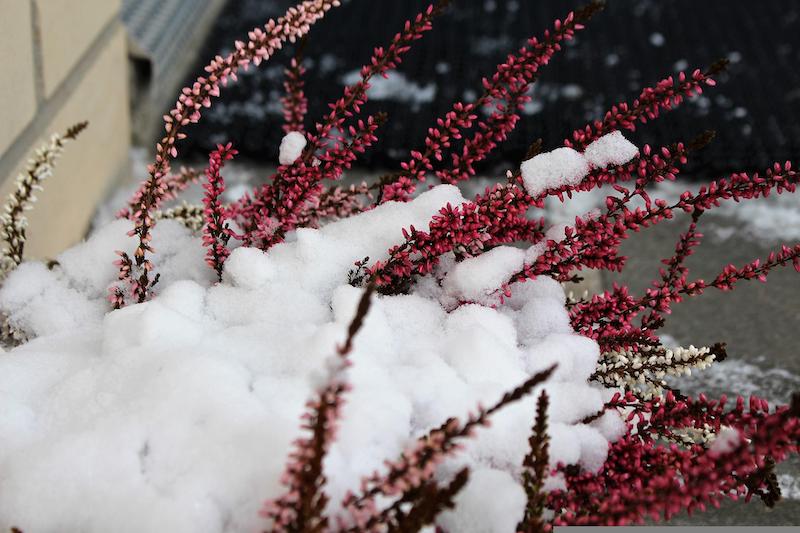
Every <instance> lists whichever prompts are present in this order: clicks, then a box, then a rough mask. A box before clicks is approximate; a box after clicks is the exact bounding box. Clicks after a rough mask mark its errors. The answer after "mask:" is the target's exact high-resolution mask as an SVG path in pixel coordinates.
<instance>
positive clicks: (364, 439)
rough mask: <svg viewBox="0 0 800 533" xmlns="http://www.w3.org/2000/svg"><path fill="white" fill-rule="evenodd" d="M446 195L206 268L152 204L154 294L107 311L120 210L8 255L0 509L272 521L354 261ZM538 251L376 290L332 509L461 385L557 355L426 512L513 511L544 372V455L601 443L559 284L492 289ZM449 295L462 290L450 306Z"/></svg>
mask: <svg viewBox="0 0 800 533" xmlns="http://www.w3.org/2000/svg"><path fill="white" fill-rule="evenodd" d="M463 202H464V198H463V197H462V195H461V193H460V192H459V190H458V189H457V188H456V187H453V186H448V185H443V186H439V187H435V188H433V189H431V190H429V191H427V192H425V193H423V194H421V195H420V196H419V197H417V198H416V199H415V200H414V201H412V202H409V203H394V202H387V203H386V204H383V205H381V206H380V207H377V208H375V209H373V210H371V211H369V212H366V213H363V214H361V215H358V216H355V217H351V218H348V219H345V220H342V221H337V222H334V223H331V224H328V225H326V226H323V227H322V228H321V229H300V230H297V231H296V232H294V233H292V234H291V235H289V238H288V239H287V242H285V243H282V244H279V245H277V246H274V247H273V248H271V249H270V250H269V251H268V252H266V253H265V252H262V251H259V250H254V249H248V248H237V249H235V250H233V252H232V254H231V256H230V257H229V259H228V261H227V262H226V265H225V272H224V275H223V281H222V282H221V283H215V275H214V272H213V271H212V270H211V269H209V268H208V267H207V265H205V263H204V259H203V257H204V249H203V247H202V245H201V242H200V238H199V237H198V236H196V235H193V234H192V233H191V232H189V231H188V230H187V229H185V228H184V227H183V226H181V225H180V224H178V223H175V222H172V221H162V222H160V223H159V224H158V225H157V226H156V228H155V231H154V239H153V246H154V248H155V249H156V250H157V253H156V254H155V255H154V262H155V265H154V267H155V270H157V271H158V272H160V273H161V274H162V279H161V281H160V282H159V284H158V285H157V286H156V289H157V292H158V294H157V295H156V296H155V298H154V299H153V300H151V301H149V302H146V303H143V304H138V305H130V306H128V307H125V308H123V309H121V310H118V311H110V310H109V308H108V304H107V302H106V301H105V297H106V293H107V288H108V287H109V286H110V285H113V284H114V283H117V279H116V270H115V269H114V268H113V267H112V266H108V265H110V263H111V262H112V261H113V260H114V258H115V256H114V253H113V251H114V250H116V249H122V250H128V251H130V249H131V248H132V242H133V241H132V240H131V239H130V238H129V237H127V235H126V234H127V232H128V231H129V230H130V223H128V222H125V221H116V222H112V223H110V224H108V225H106V226H103V227H102V228H100V229H99V230H98V231H96V232H95V233H94V234H93V235H92V236H91V237H90V238H89V240H88V241H86V242H85V243H82V244H79V245H78V246H76V247H74V248H72V249H71V250H68V251H67V252H64V253H63V254H61V255H60V256H59V257H58V258H57V259H58V263H57V264H55V265H53V266H52V267H50V268H48V266H47V265H45V264H43V263H41V262H29V263H25V264H23V265H22V266H21V267H20V268H18V269H17V270H16V271H15V272H13V273H12V274H11V275H10V276H9V278H8V279H7V281H6V283H5V284H4V286H3V287H2V289H0V308H1V309H2V310H3V311H4V312H5V313H7V314H8V315H9V317H10V320H11V322H12V323H13V324H14V325H15V326H17V327H19V328H22V329H24V330H25V331H26V332H28V333H29V334H30V335H31V336H32V337H33V340H32V341H30V342H28V343H26V344H24V345H22V346H20V347H17V348H15V349H13V350H11V351H9V352H8V353H5V354H2V357H0V401H2V405H3V409H2V410H0V431H2V434H3V435H4V437H3V439H0V493H1V494H2V495H3V497H2V498H0V528H3V527H4V528H6V529H8V528H9V527H10V526H11V525H15V526H19V527H21V528H24V530H26V531H27V530H30V531H53V530H66V531H76V530H80V531H87V532H94V531H98V532H99V531H122V532H128V531H130V532H134V531H146V530H156V529H167V530H169V531H174V532H184V531H185V532H189V531H191V532H219V531H226V532H244V531H255V530H263V529H265V528H267V527H268V524H266V523H265V522H264V520H263V519H262V518H260V517H259V516H258V509H259V508H260V506H261V504H262V503H263V502H264V501H265V500H266V499H268V498H271V497H275V496H277V495H280V494H281V493H282V486H281V485H280V482H279V479H280V475H281V473H282V471H283V468H284V462H285V459H286V457H287V454H288V452H289V449H290V445H291V442H292V441H293V440H294V439H295V438H297V436H298V435H299V431H300V417H301V414H302V413H303V411H304V404H305V402H306V400H307V399H308V398H309V397H310V395H311V394H312V393H313V391H314V390H316V389H317V388H318V387H319V386H320V384H321V383H322V382H323V381H324V378H325V376H326V375H327V369H328V368H329V364H328V361H330V358H331V356H332V355H333V353H334V349H335V346H336V345H337V344H338V343H341V342H342V340H343V339H344V338H345V335H346V329H347V326H348V325H349V322H350V320H351V319H352V317H353V313H354V311H355V309H356V306H357V304H358V301H359V299H360V297H361V295H362V289H360V288H356V287H352V286H350V285H349V284H348V283H347V279H348V272H349V271H350V270H351V269H352V268H354V265H353V263H354V262H355V261H357V260H361V259H363V258H364V257H367V256H369V257H370V262H374V261H378V260H386V258H387V251H388V249H389V248H390V247H391V246H392V245H394V244H397V243H399V242H401V241H402V233H401V231H400V228H402V227H409V226H411V225H414V226H415V227H419V228H426V227H427V224H428V223H429V221H430V219H431V217H432V216H433V215H434V214H436V213H437V212H438V210H439V209H441V208H442V207H443V206H444V205H446V204H447V203H450V204H451V205H460V204H461V203H463ZM538 253H540V250H533V251H531V250H523V249H516V248H509V247H500V248H496V249H494V250H492V251H490V252H489V253H487V254H485V255H484V256H482V257H477V258H473V259H467V260H464V261H461V262H456V261H455V258H453V257H452V256H451V257H449V258H448V259H446V260H445V261H443V263H442V265H441V266H440V267H439V269H438V270H437V272H436V273H435V275H434V276H428V277H426V278H423V279H422V280H420V281H419V282H418V283H417V284H416V285H415V286H413V287H412V288H411V290H410V292H409V294H403V295H397V296H378V297H375V298H374V301H373V305H372V307H371V309H370V312H369V314H368V315H367V317H366V320H365V324H364V327H363V329H362V330H361V331H360V332H359V335H358V336H357V337H356V342H355V345H354V351H353V353H352V354H351V358H352V363H353V365H352V366H351V367H350V368H349V369H348V371H347V376H348V379H349V381H350V382H351V384H352V386H353V390H352V392H350V393H349V394H348V397H347V402H346V404H345V407H344V409H343V413H342V415H343V418H342V423H341V428H340V431H339V432H338V440H337V441H336V442H335V443H334V445H333V446H332V448H331V450H330V453H329V455H328V457H327V458H326V462H325V470H326V475H327V478H328V484H327V491H328V493H329V494H330V496H331V504H330V506H331V509H330V510H331V511H332V512H334V513H335V512H337V510H338V508H337V503H338V502H339V501H340V499H341V497H342V496H343V495H344V494H345V493H346V492H347V491H348V490H357V489H358V487H359V482H360V479H361V477H362V476H364V475H367V474H370V473H371V472H372V471H374V470H381V469H383V468H384V466H383V461H384V460H386V459H392V458H396V457H397V456H398V454H399V453H400V452H401V451H402V450H403V449H405V448H406V447H407V446H408V445H409V444H410V443H412V442H413V439H415V438H417V437H419V436H421V435H423V434H425V433H426V432H427V431H428V430H430V429H431V428H432V427H435V426H438V425H439V424H441V423H442V422H443V421H444V420H446V419H447V418H449V417H451V416H464V415H466V414H467V413H468V412H470V411H473V410H474V408H475V406H476V405H477V404H478V403H481V404H483V405H491V404H492V403H493V402H495V401H497V400H498V399H499V398H500V397H501V395H502V394H503V393H504V392H506V391H508V390H509V389H511V388H513V387H515V386H517V385H518V384H519V383H521V382H522V381H524V380H525V379H526V378H527V377H529V376H530V375H532V373H534V372H536V371H538V370H541V369H543V368H546V367H548V366H549V365H551V364H552V363H554V362H557V363H558V364H559V367H558V370H557V371H556V374H555V375H554V377H553V378H552V379H551V380H550V381H549V382H548V383H546V384H543V385H542V386H540V387H539V388H538V389H537V390H536V391H534V393H533V394H532V395H531V396H530V397H529V398H526V399H525V400H523V401H521V402H518V403H516V404H513V405H512V406H510V407H509V408H507V409H505V410H503V411H501V412H500V413H497V415H496V417H495V418H494V419H493V423H492V425H491V426H490V427H488V428H484V429H481V430H479V431H478V432H477V435H476V438H475V439H473V440H470V441H469V442H465V443H464V444H465V449H464V451H463V452H462V453H461V454H460V455H458V456H456V457H454V458H453V459H451V460H449V461H447V462H445V464H444V465H442V467H441V469H440V471H439V472H438V473H437V476H439V478H440V479H441V480H442V481H446V480H447V479H449V476H451V475H453V474H454V473H455V472H456V471H457V468H460V467H462V466H468V467H470V470H471V474H472V475H471V481H470V483H469V485H468V486H467V488H466V489H465V490H464V492H463V493H461V494H460V495H459V497H458V502H459V505H458V507H457V508H456V509H455V510H454V511H452V512H448V513H446V514H444V515H443V516H442V517H441V519H440V525H441V526H442V527H444V528H445V529H448V530H451V531H463V532H467V533H469V532H477V531H511V530H513V527H514V526H515V525H516V522H517V521H518V519H519V517H520V516H522V512H523V509H524V505H525V494H524V491H523V490H522V487H521V486H520V484H519V481H518V480H519V474H520V465H521V461H522V458H523V457H524V455H525V453H526V452H527V439H528V436H529V431H530V428H531V426H532V424H533V420H532V413H533V412H534V411H535V403H536V397H537V396H538V394H539V393H540V392H541V391H543V390H547V392H548V394H549V396H550V399H551V404H550V409H549V416H550V419H551V429H550V436H551V438H552V442H551V447H550V449H551V463H552V464H553V465H555V464H556V463H557V462H558V461H563V462H570V463H578V464H581V465H583V466H584V467H585V468H589V469H592V470H593V469H595V468H597V466H598V465H599V464H601V463H602V461H603V459H604V458H605V454H606V452H607V446H608V442H609V440H610V439H614V438H618V436H619V420H617V421H616V422H615V421H614V420H612V419H606V417H603V418H601V419H599V420H598V421H595V422H593V423H592V424H588V425H587V424H583V423H581V422H580V421H581V420H582V419H583V418H585V417H586V416H587V415H590V414H594V413H596V412H597V411H598V410H599V409H600V407H601V406H602V404H603V401H604V399H605V398H604V396H603V392H602V391H601V389H598V388H595V387H593V386H590V385H589V384H588V383H587V381H586V378H587V377H588V375H589V373H590V372H591V369H592V368H593V365H594V364H595V362H596V360H597V357H598V348H597V344H596V343H595V342H594V341H592V340H591V339H586V338H583V337H580V336H578V335H577V334H575V333H574V332H573V331H572V329H571V327H570V325H569V317H568V315H567V312H566V309H565V307H564V302H565V298H564V291H563V288H562V287H561V285H560V284H559V283H557V282H555V281H553V280H552V279H549V278H546V277H539V278H537V279H536V280H533V281H529V282H526V283H515V284H513V286H512V287H511V288H512V296H511V297H510V298H509V299H508V301H507V302H506V305H503V306H499V307H497V308H495V307H493V306H494V304H495V303H496V302H495V301H490V300H489V299H488V295H489V293H490V290H491V289H493V288H496V286H497V285H501V284H503V283H504V282H507V281H508V279H509V277H510V275H511V274H512V273H513V271H515V270H516V269H519V268H520V267H521V265H522V264H523V263H524V262H525V261H531V260H533V258H534V257H535V256H536V255H537V254H538ZM437 280H443V281H442V282H441V284H439V283H438V282H437ZM455 297H458V298H464V299H471V300H475V303H470V304H465V305H453V299H454V298H455ZM473 297H474V298H473ZM559 483H560V481H559V480H558V479H557V478H553V479H550V480H548V481H547V486H548V487H557V486H559ZM487 494H491V495H492V497H491V498H487V497H486V495H487Z"/></svg>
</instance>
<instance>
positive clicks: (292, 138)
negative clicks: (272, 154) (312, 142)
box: [278, 131, 308, 165]
mask: <svg viewBox="0 0 800 533" xmlns="http://www.w3.org/2000/svg"><path fill="white" fill-rule="evenodd" d="M307 142H308V141H306V136H305V135H303V134H302V133H300V132H299V131H291V132H289V133H287V134H286V135H285V136H284V137H283V139H281V146H280V149H279V150H280V151H279V154H278V162H279V163H280V164H281V165H291V164H292V163H294V162H295V161H297V160H298V159H299V158H300V156H301V155H303V150H304V149H305V147H306V143H307Z"/></svg>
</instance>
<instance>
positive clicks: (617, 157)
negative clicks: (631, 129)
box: [583, 131, 639, 168]
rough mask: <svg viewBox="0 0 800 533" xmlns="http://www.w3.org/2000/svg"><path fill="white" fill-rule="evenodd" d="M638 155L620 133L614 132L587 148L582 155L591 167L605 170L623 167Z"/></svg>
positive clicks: (634, 147) (637, 150) (633, 146)
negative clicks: (608, 167)
mask: <svg viewBox="0 0 800 533" xmlns="http://www.w3.org/2000/svg"><path fill="white" fill-rule="evenodd" d="M638 153H639V149H638V148H637V147H636V145H635V144H633V143H632V142H630V141H629V140H628V139H626V138H625V137H623V135H622V132H620V131H614V132H611V133H609V134H607V135H603V136H602V137H600V138H599V139H597V140H596V141H594V142H593V143H591V144H590V145H589V146H587V147H586V150H585V151H584V152H583V155H584V157H586V160H587V161H588V162H589V164H590V165H592V166H593V167H599V168H605V167H607V166H609V165H612V166H619V165H624V164H625V163H627V162H628V161H630V160H631V159H633V158H634V157H636V155H637V154H638Z"/></svg>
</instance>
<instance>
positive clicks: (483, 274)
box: [444, 246, 526, 302]
mask: <svg viewBox="0 0 800 533" xmlns="http://www.w3.org/2000/svg"><path fill="white" fill-rule="evenodd" d="M525 258H526V256H525V250H522V249H520V248H512V247H510V246H498V247H497V248H493V249H492V250H489V251H488V252H486V253H483V254H481V255H479V256H477V257H472V258H469V259H466V260H464V261H462V262H460V263H458V264H456V265H455V267H454V268H453V269H452V270H451V271H450V272H449V273H448V275H447V277H446V278H445V280H444V289H445V292H446V293H447V294H448V295H449V296H451V297H453V298H455V299H457V300H461V301H472V302H480V301H484V300H486V298H487V297H488V296H490V295H491V294H493V293H494V292H495V291H496V290H497V289H498V288H499V287H500V286H501V285H503V284H504V283H506V282H507V281H508V280H509V279H510V278H511V276H512V275H513V274H515V273H516V272H519V271H520V270H522V267H523V266H524V264H525Z"/></svg>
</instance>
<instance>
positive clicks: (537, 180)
mask: <svg viewBox="0 0 800 533" xmlns="http://www.w3.org/2000/svg"><path fill="white" fill-rule="evenodd" d="M521 170H522V180H523V181H524V183H525V189H526V190H527V191H528V194H530V195H531V196H539V195H540V194H542V193H544V192H545V191H547V190H548V189H554V188H556V187H563V186H565V185H577V184H578V183H580V182H581V180H582V179H583V178H585V177H586V175H587V174H588V173H589V162H588V161H586V158H585V157H583V154H581V153H580V152H578V151H576V150H573V149H572V148H566V147H564V148H556V149H555V150H553V151H552V152H546V153H544V154H539V155H537V156H536V157H534V158H533V159H529V160H527V161H525V162H523V163H522V167H521Z"/></svg>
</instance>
